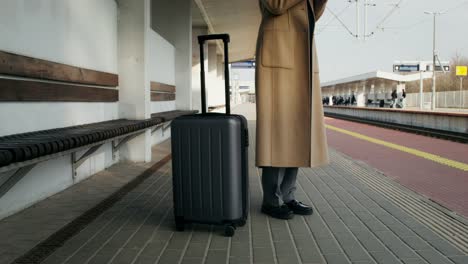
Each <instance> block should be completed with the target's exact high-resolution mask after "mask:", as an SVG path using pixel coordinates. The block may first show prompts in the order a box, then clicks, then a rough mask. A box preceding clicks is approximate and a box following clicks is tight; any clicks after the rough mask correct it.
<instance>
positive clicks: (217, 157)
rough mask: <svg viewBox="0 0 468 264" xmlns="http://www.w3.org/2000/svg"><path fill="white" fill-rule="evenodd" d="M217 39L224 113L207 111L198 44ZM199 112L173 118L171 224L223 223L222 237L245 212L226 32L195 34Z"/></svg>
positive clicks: (244, 131)
mask: <svg viewBox="0 0 468 264" xmlns="http://www.w3.org/2000/svg"><path fill="white" fill-rule="evenodd" d="M213 39H222V40H223V42H224V54H225V92H226V114H220V113H207V112H206V97H205V94H206V91H205V90H206V88H205V71H204V62H203V57H204V55H203V46H204V43H205V42H206V41H207V40H213ZM198 41H199V44H200V58H201V60H200V61H201V94H202V113H201V114H195V115H186V116H181V117H178V118H176V119H174V121H173V122H172V125H171V127H172V128H171V133H172V135H171V143H172V172H173V194H174V215H175V222H176V228H177V230H179V231H183V230H184V227H185V224H186V223H204V224H216V225H224V233H225V235H226V236H232V235H234V232H235V228H236V226H243V225H244V224H245V223H246V220H247V214H248V193H249V190H248V175H247V174H248V154H247V151H248V144H249V140H248V135H249V134H248V126H247V119H246V118H245V117H244V116H241V115H232V114H231V113H230V112H231V111H230V110H231V109H230V100H229V68H228V62H229V60H228V43H229V35H227V34H220V35H206V36H199V37H198Z"/></svg>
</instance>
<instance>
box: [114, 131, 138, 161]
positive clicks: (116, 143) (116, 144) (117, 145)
mask: <svg viewBox="0 0 468 264" xmlns="http://www.w3.org/2000/svg"><path fill="white" fill-rule="evenodd" d="M143 133H145V131H143V132H141V133H136V134H132V135H128V136H126V137H124V138H122V139H121V140H120V141H117V140H114V141H112V159H115V158H116V155H117V151H119V149H120V147H122V146H123V144H125V143H127V142H129V141H130V140H132V139H134V138H136V137H138V136H139V135H141V134H143Z"/></svg>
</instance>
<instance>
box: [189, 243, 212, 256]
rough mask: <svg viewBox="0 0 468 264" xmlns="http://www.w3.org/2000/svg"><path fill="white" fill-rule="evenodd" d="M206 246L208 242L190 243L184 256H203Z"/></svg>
mask: <svg viewBox="0 0 468 264" xmlns="http://www.w3.org/2000/svg"><path fill="white" fill-rule="evenodd" d="M206 247H207V244H206V243H189V245H188V247H187V250H186V251H185V255H184V258H203V257H204V255H205V251H206Z"/></svg>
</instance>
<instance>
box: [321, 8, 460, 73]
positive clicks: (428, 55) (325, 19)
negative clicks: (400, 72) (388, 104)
mask: <svg viewBox="0 0 468 264" xmlns="http://www.w3.org/2000/svg"><path fill="white" fill-rule="evenodd" d="M351 1H352V3H349V1H348V0H329V1H328V9H329V10H326V12H325V13H324V15H323V16H322V18H321V19H320V21H319V23H318V24H317V29H316V45H317V49H318V58H319V64H320V76H321V81H322V82H327V81H332V80H336V79H341V78H345V77H349V76H353V75H357V74H362V73H366V72H371V71H376V70H382V71H389V72H391V71H392V65H393V62H394V61H398V60H432V39H433V16H431V15H426V14H424V11H447V13H445V14H444V15H441V16H438V17H437V34H436V36H437V38H436V39H437V50H438V52H439V57H440V60H441V61H448V60H450V58H452V57H453V56H454V55H455V54H457V53H458V54H460V55H463V56H467V57H468V0H443V1H441V0H369V3H370V4H375V5H376V6H369V7H368V23H367V24H368V31H369V32H375V33H374V35H373V36H372V37H370V38H369V39H367V40H366V41H364V40H362V39H361V40H357V39H356V38H355V37H353V36H352V35H351V34H356V31H357V30H356V4H355V0H351ZM400 1H401V3H400V5H399V8H394V6H395V4H397V3H399V2H400ZM359 3H360V4H359V5H360V15H361V19H360V21H361V23H360V25H361V26H360V28H361V34H363V33H364V29H363V28H364V8H363V3H364V0H359ZM392 10H394V12H393V13H392V14H391V15H390V16H389V17H388V19H386V20H385V21H384V22H383V24H381V27H382V28H383V30H382V29H377V25H378V24H380V22H382V20H383V19H384V17H386V15H387V14H389V12H391V11H392ZM332 12H333V13H335V14H336V15H338V17H339V20H341V21H342V22H343V24H344V25H346V27H348V28H349V30H350V31H351V32H349V31H348V30H347V29H345V27H344V26H343V25H342V24H341V23H340V21H339V20H337V19H335V17H334V16H333V15H332Z"/></svg>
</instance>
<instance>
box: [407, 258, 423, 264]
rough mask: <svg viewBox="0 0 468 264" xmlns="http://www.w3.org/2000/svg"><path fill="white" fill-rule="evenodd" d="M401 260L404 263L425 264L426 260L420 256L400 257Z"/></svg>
mask: <svg viewBox="0 0 468 264" xmlns="http://www.w3.org/2000/svg"><path fill="white" fill-rule="evenodd" d="M401 262H403V263H405V264H427V262H426V261H425V260H424V259H422V258H415V259H402V260H401Z"/></svg>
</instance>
